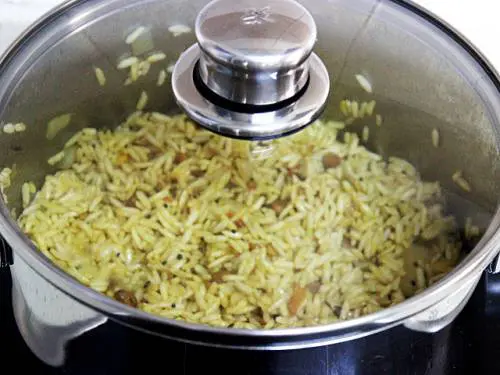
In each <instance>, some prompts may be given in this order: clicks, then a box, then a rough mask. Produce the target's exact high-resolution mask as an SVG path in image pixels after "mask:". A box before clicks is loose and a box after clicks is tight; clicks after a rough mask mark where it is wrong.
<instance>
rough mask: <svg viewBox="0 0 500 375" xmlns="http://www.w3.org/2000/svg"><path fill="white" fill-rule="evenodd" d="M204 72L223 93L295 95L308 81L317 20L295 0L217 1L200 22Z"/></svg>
mask: <svg viewBox="0 0 500 375" xmlns="http://www.w3.org/2000/svg"><path fill="white" fill-rule="evenodd" d="M195 31H196V37H197V38H198V44H199V46H200V48H201V50H202V54H201V58H200V63H199V74H200V78H201V80H202V81H203V83H204V84H205V85H206V86H207V87H208V88H209V89H210V90H212V91H213V92H214V93H216V94H218V95H220V96H222V97H223V98H225V99H227V100H230V101H233V102H237V103H244V104H253V105H268V104H274V103H278V102H281V101H283V100H286V99H290V98H291V97H293V96H294V95H296V94H297V93H299V92H300V91H301V90H302V89H303V88H304V86H305V85H306V83H307V79H308V76H309V74H308V73H309V67H308V64H307V59H308V58H309V56H310V54H311V52H312V49H313V46H314V43H315V41H316V25H315V23H314V20H313V18H312V16H311V15H310V14H309V13H308V12H307V10H306V9H305V8H304V7H303V6H302V5H300V4H298V3H296V2H295V1H291V0H274V1H262V0H258V1H255V0H253V1H243V2H241V1H238V2H234V1H233V0H217V1H214V2H212V3H210V4H209V5H208V6H206V7H205V8H204V9H203V10H202V11H201V13H200V14H199V16H198V18H197V21H196V27H195Z"/></svg>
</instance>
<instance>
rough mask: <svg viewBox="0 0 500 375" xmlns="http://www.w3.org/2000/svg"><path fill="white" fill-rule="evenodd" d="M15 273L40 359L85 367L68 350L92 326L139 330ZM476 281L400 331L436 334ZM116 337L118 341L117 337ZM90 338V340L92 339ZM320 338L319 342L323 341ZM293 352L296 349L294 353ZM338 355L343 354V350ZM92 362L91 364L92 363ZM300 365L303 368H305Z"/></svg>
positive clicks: (19, 302)
mask: <svg viewBox="0 0 500 375" xmlns="http://www.w3.org/2000/svg"><path fill="white" fill-rule="evenodd" d="M11 274H12V307H13V313H14V317H15V320H16V323H17V326H18V329H19V332H20V333H21V335H22V337H23V339H24V341H25V342H26V344H27V345H28V347H29V348H30V349H31V351H32V352H33V353H34V354H35V355H36V356H37V357H38V358H39V359H40V360H41V361H43V362H44V363H46V364H47V365H49V366H53V367H65V368H73V367H75V366H81V363H79V362H77V363H78V364H76V363H75V362H76V361H75V360H73V359H72V356H71V354H69V355H68V352H69V351H70V350H71V348H72V345H75V343H77V342H78V340H79V339H80V340H81V339H82V338H83V337H85V336H88V333H89V331H92V330H94V329H98V328H99V327H102V326H104V325H108V326H111V327H110V328H109V329H112V330H113V332H114V334H116V331H118V332H122V333H121V334H122V335H130V332H129V331H130V330H133V331H136V329H135V328H132V327H129V326H128V325H123V324H121V322H120V320H114V321H111V320H109V318H108V317H107V316H106V315H105V314H102V313H100V312H98V311H96V310H94V309H92V308H90V307H88V306H85V305H83V304H82V303H80V302H78V301H77V300H76V299H74V298H72V297H70V296H69V295H67V294H65V293H64V292H62V291H61V290H59V289H57V288H56V287H54V286H53V285H52V284H51V283H50V282H48V281H46V280H45V279H43V278H42V277H40V276H39V275H38V274H37V273H36V272H35V271H34V270H33V269H32V268H30V267H29V266H28V265H27V264H26V263H25V262H24V261H23V260H22V259H21V258H19V257H17V258H16V260H15V264H14V265H13V266H12V267H11ZM477 277H478V278H479V277H480V272H478V275H477ZM477 281H478V280H477V278H474V279H472V280H471V284H467V285H464V287H463V288H461V289H460V290H459V291H457V293H455V294H454V295H452V296H450V297H448V298H446V299H445V300H443V301H442V302H440V303H438V304H436V305H434V306H432V307H431V308H429V309H427V310H426V311H424V312H423V313H421V314H419V315H417V316H414V317H412V318H409V319H407V320H406V321H404V322H403V324H402V325H401V326H400V328H399V331H398V332H401V330H406V331H419V332H423V333H428V334H434V333H436V332H438V331H441V330H443V329H444V328H445V327H446V326H447V325H448V324H449V323H451V322H452V321H453V319H454V318H455V317H456V316H457V315H458V314H459V313H460V312H461V311H462V309H463V307H464V306H465V304H466V303H467V301H468V300H469V298H470V296H471V294H472V292H473V290H474V288H475V286H476V283H477ZM384 328H386V329H387V330H388V331H386V329H384V330H383V332H378V333H377V334H376V335H375V336H379V339H380V341H381V342H386V341H387V340H386V339H385V338H383V337H384V335H385V336H386V337H387V336H388V335H392V333H391V330H390V328H391V326H390V325H387V326H386V327H384ZM99 329H101V330H106V328H99ZM386 332H387V333H386ZM403 332H404V331H403ZM441 334H442V335H443V337H447V336H448V334H446V333H439V335H441ZM133 335H137V336H139V335H142V340H143V341H142V342H144V343H146V345H145V346H144V348H143V349H144V351H145V352H147V351H148V350H153V348H156V349H157V350H158V349H160V348H168V349H169V350H172V349H173V350H177V351H179V350H180V351H183V350H185V347H184V346H182V345H181V344H180V343H179V344H175V342H173V341H172V340H170V339H169V338H163V340H162V339H161V338H160V337H158V336H157V335H151V334H150V333H147V332H140V331H136V332H135V333H133ZM412 335H414V334H411V333H407V334H406V336H409V337H412ZM117 336H120V334H118V335H117ZM98 337H100V336H97V338H93V339H90V342H91V343H92V344H91V345H90V347H98V346H99V345H100V346H101V347H102V346H103V343H102V342H101V341H100V339H99V338H98ZM144 337H146V339H144ZM117 339H118V340H119V338H118V337H117ZM349 339H350V337H348V336H346V337H345V338H342V339H339V340H337V341H335V342H336V347H335V349H332V347H330V348H329V349H328V350H329V351H330V352H332V351H338V352H339V353H341V354H342V353H344V352H345V351H353V350H354V349H355V348H358V349H359V348H360V347H364V346H367V345H364V346H363V345H359V344H356V342H357V341H356V339H355V340H354V341H352V344H351V343H350V342H349V343H346V342H344V341H350V340H349ZM84 340H85V339H84ZM86 340H87V341H89V339H88V338H87V339H86ZM359 340H360V339H359V338H358V341H359ZM373 340H376V339H373ZM110 341H111V342H114V340H113V339H111V340H110ZM175 341H181V342H183V341H184V342H186V344H192V343H195V344H199V345H202V346H210V347H212V348H214V349H215V351H214V354H215V355H222V354H223V353H224V352H223V348H220V347H218V345H217V343H216V342H211V341H199V340H196V339H195V340H191V338H190V337H189V335H186V336H184V337H182V338H176V339H175ZM319 342H320V343H321V341H319ZM324 342H325V343H331V342H332V340H331V338H329V337H328V336H325V339H324ZM141 345H142V344H141ZM310 346H311V345H310V343H309V342H308V341H307V340H303V341H298V342H295V343H294V344H293V345H289V347H290V348H307V347H310ZM148 348H149V349H148ZM190 348H194V350H195V351H199V350H201V351H202V352H204V351H205V350H209V349H201V348H202V347H201V346H198V347H197V346H193V345H190ZM217 348H218V349H217ZM225 348H233V349H241V346H238V345H234V346H231V345H226V346H225ZM247 348H248V349H255V350H258V351H263V350H268V349H270V350H273V349H276V347H275V346H273V345H271V346H254V347H247ZM73 350H74V349H73ZM80 350H82V349H80ZM161 350H162V349H161ZM387 350H388V348H387V347H385V346H384V347H381V348H379V351H380V353H379V352H377V354H374V353H371V352H370V351H367V350H360V349H359V350H354V351H355V352H356V353H355V354H356V356H362V357H365V356H366V357H373V356H379V358H382V359H383V358H384V353H385V352H386V351H387ZM124 351H126V349H124V347H122V346H117V345H109V346H106V347H105V352H106V357H109V358H124V357H126V356H127V355H126V353H124ZM238 352H239V351H236V352H235V353H238ZM365 352H366V353H365ZM291 353H296V354H293V355H292V354H291ZM389 354H390V353H387V355H386V357H388V356H389ZM290 355H291V357H294V358H297V356H298V357H299V358H301V356H302V357H303V359H302V362H301V365H302V366H305V365H304V361H305V362H308V361H306V360H305V358H309V357H310V356H311V355H312V356H313V357H314V358H316V356H318V357H319V356H323V355H324V354H323V352H322V351H321V350H320V349H313V348H311V349H309V351H299V352H298V353H297V352H295V351H293V352H290ZM260 356H262V357H265V354H261V355H260ZM285 356H286V355H285ZM339 357H342V356H341V355H339ZM254 358H260V357H259V354H257V357H254ZM438 358H439V356H438V355H437V356H436V358H435V360H436V361H437V362H438V363H440V362H441V361H439V359H438ZM290 359H291V358H290ZM354 360H355V359H354V358H351V361H349V363H347V362H346V363H342V361H339V363H337V364H336V365H335V366H333V367H332V368H338V369H337V370H338V373H339V374H340V373H342V371H343V370H347V369H352V366H353V363H351V362H353V361H354ZM92 361H93V363H94V362H95V363H97V366H100V367H101V368H104V367H106V366H123V368H126V367H127V365H126V361H125V360H124V361H123V363H122V361H119V364H116V363H115V364H109V363H108V364H105V363H104V362H101V361H102V358H99V359H97V358H94V359H93V360H92ZM391 362H392V361H391ZM394 362H395V361H394ZM403 362H404V361H403ZM296 363H299V361H296ZM88 365H89V366H92V365H90V364H88ZM415 365H417V364H415ZM441 365H443V364H441ZM426 366H427V364H426ZM302 368H303V369H305V367H302ZM316 368H317V367H316ZM377 368H378V364H377ZM327 369H328V366H327V367H325V370H327ZM436 371H437V372H435V373H436V374H437V373H440V372H439V371H440V370H437V369H436ZM70 373H71V372H70ZM80 373H81V371H80Z"/></svg>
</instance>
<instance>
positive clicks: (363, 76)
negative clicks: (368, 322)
mask: <svg viewBox="0 0 500 375" xmlns="http://www.w3.org/2000/svg"><path fill="white" fill-rule="evenodd" d="M283 1H284V0H283ZM220 3H226V2H224V1H221V2H220ZM275 3H276V4H279V3H280V1H278V0H275V1H273V2H270V3H269V4H270V5H269V6H268V7H267V8H266V7H260V8H259V7H257V6H256V7H255V8H251V9H249V10H248V11H247V12H246V13H244V14H243V15H242V16H239V17H240V19H242V20H243V21H244V24H245V25H246V26H245V27H247V26H248V27H250V26H251V27H253V28H254V29H255V25H256V24H259V22H264V21H263V20H267V21H268V20H269V19H271V20H272V15H273V12H272V8H273V6H274V4H275ZM287 3H289V1H287ZM259 4H260V3H259ZM205 5H206V2H205V1H198V0H196V1H189V2H186V1H180V0H179V1H175V0H170V1H166V0H162V1H156V0H152V1H147V2H143V1H130V0H127V1H125V0H112V1H94V2H83V1H82V2H74V3H72V5H71V6H68V7H66V8H64V9H63V10H61V11H60V12H56V13H54V14H53V15H52V16H50V18H48V19H47V20H46V21H45V22H42V23H41V24H40V25H39V27H38V28H37V29H35V30H32V31H30V33H29V34H27V35H25V39H23V41H24V43H20V44H18V45H16V46H15V47H14V48H13V49H12V50H11V51H10V53H9V54H8V55H7V56H6V58H5V60H4V61H3V63H2V64H1V65H0V121H1V125H2V134H1V137H0V148H1V149H2V150H3V152H2V159H1V161H0V166H1V168H0V170H1V174H0V182H1V183H2V193H3V196H4V202H5V203H6V206H7V207H8V209H9V212H11V214H12V215H11V220H15V221H16V222H17V223H18V225H19V227H20V229H21V231H22V232H23V233H24V234H25V235H26V238H28V239H30V240H31V241H32V242H33V244H34V245H35V246H36V248H37V249H38V250H39V251H40V253H41V254H42V255H43V257H44V259H45V260H47V259H48V260H49V261H50V262H52V263H53V264H55V265H56V266H57V267H59V268H61V269H62V270H64V271H65V272H67V273H68V274H69V275H70V276H71V277H72V278H74V279H76V280H77V281H78V282H80V283H82V284H84V285H86V286H88V287H90V288H92V289H93V290H95V291H97V292H99V293H101V294H104V295H105V296H107V297H110V300H111V299H115V300H117V301H119V302H121V303H123V304H126V305H129V306H132V307H134V308H137V309H140V310H143V311H145V312H147V313H151V314H154V315H156V316H160V317H166V318H171V319H178V320H182V321H187V322H190V323H201V324H206V325H210V326H217V327H234V328H253V329H255V328H265V329H270V328H289V327H297V326H313V325H321V324H327V323H334V322H337V321H339V320H346V319H353V318H357V317H360V316H364V315H367V314H371V313H375V312H377V311H380V310H383V309H386V308H390V307H392V306H394V305H397V304H399V303H401V302H403V301H404V300H406V299H410V298H414V296H418V295H419V294H421V293H424V292H425V290H426V288H428V287H430V286H432V285H434V284H436V283H438V282H441V280H446V277H447V275H448V274H449V273H450V272H451V271H452V270H453V269H454V268H455V267H457V266H459V265H460V264H461V262H462V261H463V260H464V259H467V256H468V254H469V253H470V252H478V251H480V250H481V249H480V248H475V244H476V243H477V241H478V240H479V239H480V238H481V236H482V234H483V233H484V232H485V231H486V228H487V227H488V225H489V222H490V219H491V218H492V215H493V213H494V212H495V210H496V208H497V194H496V192H497V191H498V187H499V186H498V181H499V179H498V177H499V176H498V167H497V166H498V165H500V164H499V163H498V161H499V160H498V151H497V147H498V146H497V145H498V139H497V129H498V113H499V96H498V90H497V88H495V86H494V82H496V81H494V80H495V78H494V77H493V74H492V73H491V71H490V70H489V68H488V67H487V66H485V65H484V63H482V60H480V59H479V57H478V56H477V54H476V53H475V52H474V51H473V50H472V49H471V48H470V47H469V46H468V45H467V44H465V43H464V42H462V41H461V40H460V39H458V37H457V36H456V35H454V34H451V33H450V32H448V31H443V30H442V29H441V28H440V26H439V24H436V23H434V22H433V21H432V20H430V19H427V17H424V16H423V15H422V14H420V13H419V11H418V9H416V8H414V7H413V6H410V5H407V4H406V3H405V2H399V1H371V0H359V1H355V2H353V1H342V0H341V1H335V2H332V1H327V0H317V1H307V2H305V1H304V2H302V5H303V7H304V9H307V12H310V14H311V20H313V21H314V24H315V27H316V29H317V40H316V41H315V45H314V48H313V49H312V52H313V53H314V54H315V56H316V57H317V58H318V61H320V63H321V64H323V65H324V68H325V72H327V73H328V77H326V76H325V77H324V78H325V80H324V81H321V82H322V83H323V84H325V82H327V81H326V80H329V86H323V87H328V90H327V92H326V94H327V95H325V97H324V100H323V102H325V101H326V104H324V103H322V104H321V108H320V109H321V110H323V109H324V112H321V111H320V110H319V109H318V111H316V109H317V108H316V107H315V108H316V109H314V110H312V109H311V108H312V107H307V106H306V105H304V107H298V106H296V105H295V104H294V103H291V102H286V103H285V104H286V105H285V106H284V107H282V108H281V107H280V109H279V111H285V112H286V114H287V116H292V117H293V118H294V119H297V118H299V117H300V116H303V115H304V116H306V117H307V116H308V118H309V119H310V120H311V121H313V120H314V121H313V123H312V124H311V125H309V126H305V127H304V126H303V125H304V124H302V125H301V126H298V127H297V128H296V129H294V130H293V134H291V135H286V136H283V137H279V138H276V139H266V140H242V139H234V138H231V137H225V136H222V135H220V134H216V133H215V132H214V129H215V130H217V126H218V123H217V122H216V121H215V120H214V119H213V118H210V119H209V120H210V121H211V122H210V126H207V125H206V124H204V126H203V127H202V126H200V125H199V124H197V123H196V122H195V121H193V120H191V119H190V118H189V117H188V116H187V115H186V114H184V113H183V111H182V110H181V107H182V108H184V109H186V107H185V105H184V104H185V103H184V102H181V100H179V98H176V97H175V96H174V90H173V89H172V72H174V76H175V70H176V69H181V68H179V67H178V66H175V63H176V62H177V61H178V59H179V57H180V56H181V55H182V54H183V53H184V52H185V51H186V50H188V49H189V48H190V47H191V46H193V45H196V43H197V41H196V37H195V33H194V30H195V20H196V17H197V15H198V14H199V12H200V11H201V9H202V8H203V7H204V6H205ZM226 5H227V4H226ZM301 7H302V6H301ZM217 11H218V12H221V13H223V11H224V9H222V8H220V9H218V10H217ZM216 16H219V14H218V13H217V14H216ZM214 17H215V16H214ZM241 17H243V18H241ZM267 21H266V22H267ZM273 22H274V21H273ZM271 23H272V22H271ZM217 26H219V27H220V30H224V27H225V24H224V23H220V24H217V23H216V24H215V26H214V25H212V27H214V30H218V29H217ZM254 29H252V30H254ZM285 32H289V33H293V32H294V29H293V27H290V28H289V29H288V31H286V30H285ZM315 39H316V38H315ZM205 42H206V41H205ZM307 43H312V42H311V41H307ZM307 43H306V45H308V44H307ZM268 44H269V43H267V44H264V47H266V48H268ZM313 44H314V43H313ZM227 45H229V47H227V46H226V47H227V48H232V49H235V48H236V49H237V48H238V47H239V44H238V43H236V44H234V41H232V40H231V43H228V44H227ZM308 46H309V45H308ZM264 47H262V48H264ZM292 47H293V46H292ZM292 47H290V48H292ZM269 48H270V47H269ZM294 48H295V47H294ZM205 49H206V48H205ZM240 50H241V49H240ZM240 50H238V51H240ZM306 50H307V51H306V52H307V54H309V53H311V48H309V47H308V48H306ZM238 51H237V52H238ZM240 52H241V51H240ZM274 52H276V51H274ZM281 52H282V51H281ZM232 53H235V52H234V50H233V51H232ZM238 53H239V52H238ZM253 53H254V54H253V55H252V58H253V60H252V61H253V63H255V64H258V63H261V64H264V65H265V64H267V65H266V66H267V67H268V68H269V69H270V71H272V72H274V70H272V69H277V68H276V66H277V65H276V60H275V59H277V58H278V57H277V55H276V54H274V55H272V56H273V61H271V62H269V61H267V60H266V59H264V58H263V57H262V55H261V54H259V53H257V52H255V51H253ZM184 56H185V55H184ZM196 56H198V55H196ZM293 56H294V58H295V60H294V59H292V60H290V61H291V63H293V64H296V65H297V64H299V65H300V64H302V63H303V62H304V61H305V60H304V59H302V58H300V57H297V56H298V55H293ZM179 61H180V60H179ZM193 61H194V62H198V63H199V62H200V61H198V60H196V59H194V60H193ZM228 61H229V60H228ZM228 61H226V60H223V59H222V60H221V61H218V63H221V64H222V65H220V66H216V67H215V68H214V65H213V64H211V63H210V62H208V63H207V64H206V69H207V71H206V73H207V76H206V77H209V76H210V74H218V76H217V77H219V78H220V81H218V82H219V83H220V82H226V83H228V82H229V83H231V82H233V83H234V82H236V81H235V79H236V78H234V77H233V76H231V77H232V78H231V79H228V80H227V81H224V79H226V78H227V75H226V73H227V71H225V70H224V69H223V66H225V65H224V64H226V67H227V64H229V63H228ZM290 61H288V62H290ZM315 61H316V60H315ZM232 63H234V64H236V65H237V64H238V63H241V61H239V60H238V61H236V62H234V61H232ZM320 63H319V62H318V64H320ZM293 64H292V65H293ZM296 65H294V68H293V69H295V70H293V69H292V70H293V74H294V75H293V77H292V75H291V74H283V76H282V77H281V78H280V79H282V82H283V85H285V86H286V87H287V88H288V89H290V90H292V91H290V90H288V89H287V90H281V91H280V90H276V92H274V91H273V95H275V96H273V98H275V99H276V98H278V99H279V100H280V101H281V100H285V101H286V100H289V99H290V98H295V95H297V93H301V92H302V91H301V90H302V89H303V88H304V87H306V86H304V85H306V84H305V83H304V82H305V79H304V77H306V78H307V76H304V75H303V74H305V73H304V72H307V70H304V69H306V68H305V67H303V66H302V65H301V67H299V68H297V67H296ZM323 65H321V66H323ZM238 66H239V68H241V69H242V71H241V72H243V73H241V72H240V73H241V74H240V75H239V76H238V77H239V78H238V79H242V80H243V78H241V77H247V78H248V77H250V76H252V74H253V73H249V72H254V70H255V69H254V70H252V69H253V68H252V69H250V68H248V66H247V65H245V64H240V65H238ZM317 66H320V65H317ZM311 67H313V64H312V63H311V64H310V65H307V69H312V68H311ZM247 68H248V70H245V69H247ZM185 69H187V68H185ZM211 69H213V70H211ZM278 70H279V69H278ZM184 72H188V73H189V74H186V75H184V76H182V81H181V82H184V83H186V82H187V83H189V84H192V85H193V87H195V84H194V80H195V79H196V78H195V77H194V76H193V74H191V71H188V70H185V71H184ZM272 72H271V73H272ZM279 72H280V74H281V73H283V71H282V70H279ZM256 76H258V77H257V78H258V79H263V80H264V82H265V84H266V85H269V86H266V87H268V88H269V87H271V86H272V85H271V84H270V83H269V82H270V81H269V80H270V79H271V78H269V76H266V77H264V78H262V76H259V75H258V74H257V75H256ZM206 77H205V78H206ZM212 77H213V76H212ZM221 77H222V78H221ZM224 77H225V78H224ZM252 77H253V76H252ZM290 77H292V78H293V79H291V78H290ZM318 77H322V76H321V75H318ZM254 78H255V77H254ZM257 78H255V79H256V80H257ZM201 79H203V76H202V78H201ZM252 79H253V78H252ZM207 82H208V83H207ZM210 82H212V83H213V81H211V80H207V81H206V82H205V83H206V84H207V85H209V84H210ZM237 82H239V83H241V82H243V81H237ZM259 82H261V81H259ZM291 82H294V84H296V85H295V86H294V85H292V84H291ZM311 82H312V81H311ZM311 82H309V83H311ZM321 82H320V81H318V84H319V83H321ZM285 86H280V87H285ZM212 87H216V88H218V89H220V90H219V91H218V92H217V93H218V95H226V94H228V93H229V94H231V93H232V94H234V95H233V96H231V98H232V99H234V98H239V99H238V100H240V99H241V98H242V96H241V95H240V94H241V93H242V92H247V91H245V90H243V91H241V90H240V91H238V92H237V94H238V95H236V94H235V93H236V89H234V90H233V89H230V90H229V89H228V87H227V86H220V87H219V86H212ZM231 87H232V86H231ZM234 87H236V86H234ZM241 87H242V86H239V88H240V89H241ZM174 89H175V87H174ZM306 89H307V87H306ZM294 90H295V91H294ZM266 92H267V91H266ZM277 93H278V94H280V95H281V94H283V96H280V95H278V94H277ZM229 94H228V95H229ZM252 95H253V94H252ZM252 95H248V96H245V98H246V99H245V100H248V102H245V103H243V104H244V105H257V106H259V105H269V103H268V102H266V101H261V102H259V100H257V99H255V98H262V96H258V97H257V96H255V95H254V96H252ZM301 95H302V94H301ZM228 97H229V96H228ZM200 98H201V97H200ZM200 98H198V99H197V100H199V103H203V106H205V107H204V108H208V109H209V110H210V116H212V115H214V114H215V115H217V116H220V119H221V124H222V122H224V124H225V125H224V126H230V125H231V121H234V122H237V121H243V120H244V121H254V120H255V121H256V122H255V123H259V124H260V123H262V121H264V122H265V123H266V124H271V125H273V124H274V125H275V124H277V123H278V121H281V120H282V117H279V116H278V115H277V114H276V113H277V112H276V111H275V108H272V110H273V111H271V112H266V111H261V112H259V113H257V114H255V113H249V112H248V111H247V109H248V108H246V107H245V108H244V109H241V108H242V107H235V108H232V109H231V113H230V114H228V112H227V111H220V110H219V108H220V107H218V104H217V103H215V104H214V102H211V101H210V100H208V99H207V98H201V99H200ZM310 98H312V99H314V98H318V96H316V95H311V96H310ZM232 99H231V100H232ZM312 99H311V100H312ZM204 100H208V101H204ZM178 101H179V103H178ZM241 101H242V102H244V100H243V99H241ZM305 103H306V104H308V103H309V104H310V103H313V101H311V102H305ZM178 104H179V105H178ZM240 104H241V103H240ZM313 104H314V105H315V103H313ZM200 105H201V104H200ZM318 108H319V107H318ZM208 109H207V111H208ZM267 109H269V108H267ZM279 111H278V112H279ZM207 113H208V112H203V115H206V114H207ZM320 113H321V116H320V117H319V118H318V116H319V114H320ZM190 115H192V113H190ZM266 116H267V117H266ZM292 117H286V118H292ZM257 118H258V119H257ZM204 119H205V120H207V119H208V117H205V118H204ZM242 119H243V120H242ZM256 119H257V120H256ZM195 120H196V118H195ZM197 120H200V118H197ZM207 121H208V120H207ZM259 121H261V122H259ZM207 127H210V128H211V129H210V130H211V131H209V130H207V129H206V128H207ZM290 133H292V131H290ZM465 261H466V260H465Z"/></svg>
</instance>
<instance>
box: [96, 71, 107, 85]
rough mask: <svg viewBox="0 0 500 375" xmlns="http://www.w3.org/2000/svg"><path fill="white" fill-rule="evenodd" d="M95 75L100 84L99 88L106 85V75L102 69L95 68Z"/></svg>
mask: <svg viewBox="0 0 500 375" xmlns="http://www.w3.org/2000/svg"><path fill="white" fill-rule="evenodd" d="M94 73H95V77H96V79H97V83H99V86H104V85H105V84H106V76H105V75H104V72H103V70H102V69H101V68H99V67H97V66H95V67H94Z"/></svg>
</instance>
